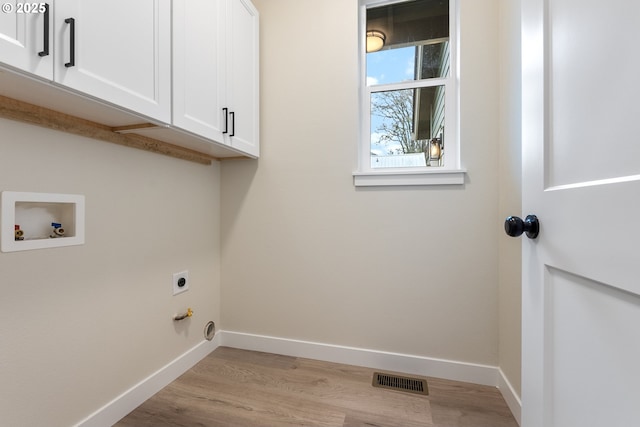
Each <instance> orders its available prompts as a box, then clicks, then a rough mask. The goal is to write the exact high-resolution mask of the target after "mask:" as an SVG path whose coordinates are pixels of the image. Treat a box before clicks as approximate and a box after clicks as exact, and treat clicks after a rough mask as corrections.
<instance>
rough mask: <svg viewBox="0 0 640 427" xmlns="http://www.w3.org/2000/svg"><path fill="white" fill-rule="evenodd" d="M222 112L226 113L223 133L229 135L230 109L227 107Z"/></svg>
mask: <svg viewBox="0 0 640 427" xmlns="http://www.w3.org/2000/svg"><path fill="white" fill-rule="evenodd" d="M222 112H223V113H224V130H223V131H222V133H223V134H225V133H229V109H228V108H226V107H225V108H223V109H222Z"/></svg>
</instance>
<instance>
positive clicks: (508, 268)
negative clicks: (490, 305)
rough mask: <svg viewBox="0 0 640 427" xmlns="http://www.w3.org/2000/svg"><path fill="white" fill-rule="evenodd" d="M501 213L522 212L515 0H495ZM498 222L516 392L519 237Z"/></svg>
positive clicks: (503, 317)
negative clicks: (497, 15)
mask: <svg viewBox="0 0 640 427" xmlns="http://www.w3.org/2000/svg"><path fill="white" fill-rule="evenodd" d="M500 56H501V61H500V64H501V67H500V95H501V96H500V145H499V153H500V157H499V164H500V197H499V211H500V218H506V217H507V216H509V215H518V216H521V215H526V213H524V212H522V211H521V209H522V203H521V198H522V191H521V184H522V179H521V174H522V167H521V154H522V153H521V149H520V145H521V126H520V123H521V118H520V116H521V79H520V71H521V67H520V62H521V60H520V1H519V0H500ZM502 227H503V225H502V223H500V224H498V228H499V230H498V234H499V236H500V239H499V241H498V245H499V249H500V252H499V253H500V256H499V257H498V261H499V281H500V294H499V295H500V368H501V369H502V371H503V372H504V373H505V375H506V376H507V378H508V379H509V381H510V383H511V385H512V386H513V388H514V390H515V392H516V393H517V394H518V395H520V389H521V382H520V374H521V369H520V357H521V353H522V352H521V328H520V326H521V316H520V312H521V297H522V292H521V275H522V269H521V256H522V251H521V243H522V240H521V239H513V238H511V237H508V236H507V235H506V234H505V233H504V230H503V228H502Z"/></svg>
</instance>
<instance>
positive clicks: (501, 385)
mask: <svg viewBox="0 0 640 427" xmlns="http://www.w3.org/2000/svg"><path fill="white" fill-rule="evenodd" d="M498 389H499V390H500V393H502V397H504V400H505V402H507V406H508V407H509V409H511V413H512V414H513V417H514V418H515V419H516V421H517V422H518V425H521V424H520V419H521V418H522V401H521V400H520V397H519V396H518V393H516V391H515V390H514V389H513V386H512V385H511V383H510V382H509V379H508V378H507V377H506V376H505V375H504V372H502V369H500V376H499V377H498Z"/></svg>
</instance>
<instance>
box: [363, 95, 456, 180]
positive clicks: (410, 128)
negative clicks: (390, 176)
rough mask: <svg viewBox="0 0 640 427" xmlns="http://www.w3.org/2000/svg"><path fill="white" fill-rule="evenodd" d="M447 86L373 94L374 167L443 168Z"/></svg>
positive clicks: (372, 139) (372, 164) (372, 151)
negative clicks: (445, 87)
mask: <svg viewBox="0 0 640 427" xmlns="http://www.w3.org/2000/svg"><path fill="white" fill-rule="evenodd" d="M444 92H445V90H444V86H433V87H424V88H418V89H403V90H392V91H385V92H374V93H372V94H371V130H370V131H371V167H372V168H389V167H420V166H442V164H443V163H442V158H443V154H444V99H445V98H444Z"/></svg>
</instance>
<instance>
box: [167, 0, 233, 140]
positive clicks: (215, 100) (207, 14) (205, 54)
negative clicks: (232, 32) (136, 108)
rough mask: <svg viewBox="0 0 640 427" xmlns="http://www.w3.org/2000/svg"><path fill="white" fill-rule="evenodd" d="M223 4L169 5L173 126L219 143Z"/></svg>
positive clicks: (217, 0)
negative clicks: (170, 13) (171, 13)
mask: <svg viewBox="0 0 640 427" xmlns="http://www.w3.org/2000/svg"><path fill="white" fill-rule="evenodd" d="M224 6H225V2H224V0H213V1H212V0H174V1H173V124H174V125H175V126H177V127H180V128H182V129H185V130H188V131H191V132H193V133H196V134H198V135H201V136H203V137H205V138H209V139H212V140H215V141H218V142H222V141H223V135H222V131H223V130H224V129H223V126H224V123H223V114H222V108H223V107H224V105H223V98H224V67H223V66H222V65H223V64H224V56H223V54H224V43H225V38H224V33H225V32H224V25H225V21H224V16H225V15H224Z"/></svg>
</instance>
